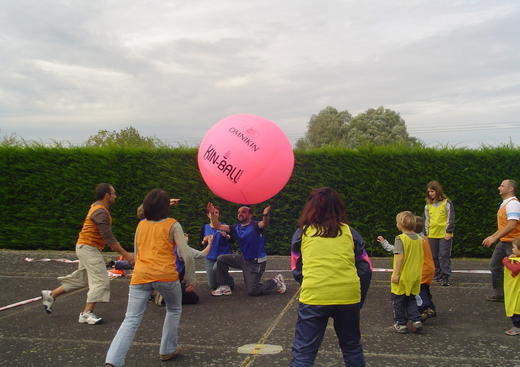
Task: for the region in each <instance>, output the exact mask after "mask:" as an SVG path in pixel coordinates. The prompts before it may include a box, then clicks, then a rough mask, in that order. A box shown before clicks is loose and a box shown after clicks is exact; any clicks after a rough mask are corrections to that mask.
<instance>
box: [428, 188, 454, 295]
mask: <svg viewBox="0 0 520 367" xmlns="http://www.w3.org/2000/svg"><path fill="white" fill-rule="evenodd" d="M454 227H455V208H454V207H453V203H452V202H451V200H450V199H448V197H447V196H446V195H445V194H444V191H443V189H442V186H441V184H440V183H439V182H437V181H430V182H428V184H427V185H426V205H425V207H424V234H425V235H426V237H428V242H429V243H430V249H431V251H432V257H433V262H434V263H435V276H434V279H435V280H437V281H439V282H441V285H443V286H449V285H450V281H449V278H450V276H451V248H452V245H453V239H452V237H453V229H454Z"/></svg>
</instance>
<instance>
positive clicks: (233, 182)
mask: <svg viewBox="0 0 520 367" xmlns="http://www.w3.org/2000/svg"><path fill="white" fill-rule="evenodd" d="M198 163H199V170H200V173H201V174H202V178H203V179H204V182H206V184H207V185H208V187H209V188H210V190H211V191H213V193H214V194H215V195H217V196H220V197H221V198H223V199H225V200H228V201H232V202H234V203H237V204H256V203H260V202H262V201H266V200H268V199H270V198H272V197H273V196H274V195H276V194H277V193H278V192H279V191H280V190H281V189H282V188H283V187H284V186H285V185H286V184H287V181H288V180H289V178H290V177H291V173H292V170H293V168H294V154H293V150H292V147H291V144H290V143H289V140H288V139H287V136H285V134H284V133H283V132H282V130H280V128H279V127H278V126H277V125H276V124H275V123H274V122H272V121H269V120H267V119H265V118H263V117H259V116H254V115H232V116H229V117H226V118H225V119H223V120H221V121H219V122H218V123H216V124H215V125H214V126H213V127H212V128H211V129H210V130H209V131H208V132H207V133H206V136H204V139H203V140H202V142H201V143H200V146H199V153H198Z"/></svg>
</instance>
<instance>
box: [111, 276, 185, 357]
mask: <svg viewBox="0 0 520 367" xmlns="http://www.w3.org/2000/svg"><path fill="white" fill-rule="evenodd" d="M153 289H155V290H157V291H158V292H159V293H160V294H161V295H162V296H163V298H164V301H165V302H166V315H165V316H164V324H163V330H162V337H161V347H160V349H159V354H169V353H173V352H175V351H176V350H177V328H178V327H179V321H180V319H181V311H182V306H181V285H180V283H179V281H175V282H152V283H145V284H131V285H130V291H129V294H128V306H127V309H126V315H125V319H124V320H123V323H122V324H121V326H120V327H119V330H118V331H117V334H116V336H115V337H114V339H113V340H112V343H111V344H110V348H109V349H108V352H107V357H106V360H105V363H110V364H112V365H114V366H116V367H119V366H123V365H124V364H125V357H126V353H127V352H128V349H129V348H130V345H131V344H132V342H133V340H134V336H135V333H136V331H137V328H138V327H139V324H140V323H141V320H142V319H143V315H144V311H145V310H146V305H147V304H148V299H149V298H150V295H151V294H152V290H153Z"/></svg>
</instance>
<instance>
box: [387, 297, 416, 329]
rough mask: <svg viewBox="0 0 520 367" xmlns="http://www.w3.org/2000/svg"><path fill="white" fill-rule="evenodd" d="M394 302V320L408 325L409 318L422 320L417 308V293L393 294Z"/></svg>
mask: <svg viewBox="0 0 520 367" xmlns="http://www.w3.org/2000/svg"><path fill="white" fill-rule="evenodd" d="M392 303H393V306H394V321H395V322H397V323H398V324H399V325H406V322H407V321H408V320H411V321H421V314H419V309H418V308H417V301H416V300H415V295H413V294H412V295H409V296H407V295H406V294H401V295H397V294H393V293H392Z"/></svg>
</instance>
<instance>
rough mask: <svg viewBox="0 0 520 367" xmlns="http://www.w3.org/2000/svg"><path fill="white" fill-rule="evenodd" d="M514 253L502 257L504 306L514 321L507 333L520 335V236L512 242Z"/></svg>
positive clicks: (508, 315) (507, 314)
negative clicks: (519, 274)
mask: <svg viewBox="0 0 520 367" xmlns="http://www.w3.org/2000/svg"><path fill="white" fill-rule="evenodd" d="M512 245H513V247H512V251H513V253H512V254H511V255H510V256H509V257H504V258H503V259H502V264H504V306H505V309H506V316H507V317H510V318H511V321H513V327H512V328H511V329H509V330H507V331H506V334H507V335H511V336H514V335H520V276H518V273H520V237H519V238H516V239H515V240H514V241H513V243H512Z"/></svg>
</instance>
